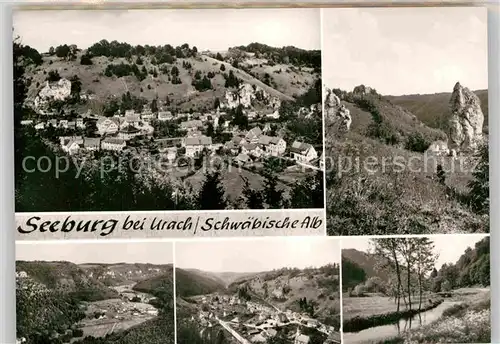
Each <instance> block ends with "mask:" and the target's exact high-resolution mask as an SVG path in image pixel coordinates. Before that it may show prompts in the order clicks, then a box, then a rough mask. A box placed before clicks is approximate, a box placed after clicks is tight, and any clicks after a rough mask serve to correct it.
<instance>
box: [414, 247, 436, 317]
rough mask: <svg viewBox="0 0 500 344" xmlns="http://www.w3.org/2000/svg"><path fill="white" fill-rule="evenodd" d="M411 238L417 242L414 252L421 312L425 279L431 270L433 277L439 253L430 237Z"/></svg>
mask: <svg viewBox="0 0 500 344" xmlns="http://www.w3.org/2000/svg"><path fill="white" fill-rule="evenodd" d="M411 240H414V241H415V244H416V245H415V246H416V247H415V251H414V252H413V254H414V259H415V263H416V273H417V278H418V292H419V301H418V311H419V312H420V310H421V309H422V296H423V292H424V290H423V289H424V285H423V283H424V280H425V276H426V275H427V274H428V273H429V272H431V277H432V272H434V271H435V270H436V269H435V268H434V265H435V264H436V260H437V258H438V255H437V254H435V253H434V243H433V242H432V241H431V240H430V239H429V238H425V237H424V238H412V239H411ZM436 273H437V271H436Z"/></svg>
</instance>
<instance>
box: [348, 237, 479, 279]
mask: <svg viewBox="0 0 500 344" xmlns="http://www.w3.org/2000/svg"><path fill="white" fill-rule="evenodd" d="M484 237H485V235H484V234H457V235H449V234H445V235H433V236H432V237H429V238H430V239H431V240H432V241H433V242H434V247H435V249H434V250H435V252H437V253H439V257H438V259H437V262H436V269H438V270H439V269H440V268H441V266H442V265H443V264H445V263H452V264H455V263H456V262H457V260H458V258H460V256H461V255H462V254H463V253H464V252H465V250H466V249H467V247H470V248H474V245H475V244H476V242H478V241H481V240H482V239H484ZM372 247H373V246H372V245H371V242H370V239H369V238H360V237H356V238H354V237H353V238H347V239H344V238H343V239H342V249H349V248H353V249H356V250H358V251H362V252H372Z"/></svg>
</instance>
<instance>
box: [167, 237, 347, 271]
mask: <svg viewBox="0 0 500 344" xmlns="http://www.w3.org/2000/svg"><path fill="white" fill-rule="evenodd" d="M339 261H340V245H339V241H338V240H337V239H331V238H325V237H310V238H301V237H295V238H293V237H281V238H266V239H260V238H258V239H250V240H248V239H240V240H230V241H228V240H214V239H211V240H208V241H207V240H204V241H198V242H194V241H193V242H185V241H184V242H178V243H176V245H175V265H176V266H177V267H180V268H187V269H199V270H203V271H210V272H262V271H269V270H273V269H280V268H284V267H288V268H301V269H303V268H306V267H321V266H324V265H327V264H332V263H339Z"/></svg>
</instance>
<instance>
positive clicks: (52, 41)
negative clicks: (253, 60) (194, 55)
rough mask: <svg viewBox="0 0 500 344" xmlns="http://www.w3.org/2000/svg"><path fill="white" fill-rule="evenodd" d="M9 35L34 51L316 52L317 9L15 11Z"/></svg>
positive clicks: (318, 12) (319, 35) (318, 45)
mask: <svg viewBox="0 0 500 344" xmlns="http://www.w3.org/2000/svg"><path fill="white" fill-rule="evenodd" d="M13 26H14V35H15V36H17V35H19V36H20V37H21V39H22V42H23V43H24V44H27V45H30V46H32V47H33V48H35V49H37V50H38V51H39V52H47V51H48V50H49V47H51V46H54V47H55V46H58V45H61V44H76V45H77V46H78V47H80V48H82V49H84V48H87V47H89V46H90V45H92V44H93V43H95V42H98V41H100V40H101V39H107V40H108V41H112V40H117V41H119V42H127V43H129V44H132V45H138V44H140V45H146V44H149V45H165V44H170V45H172V46H178V45H182V44H184V43H188V44H189V45H190V46H196V47H197V48H198V50H200V51H203V50H207V49H208V50H213V51H220V50H227V48H229V47H233V46H239V45H247V44H249V43H252V42H259V43H264V44H267V45H270V46H275V47H282V46H286V45H293V46H296V47H298V48H303V49H320V47H321V32H320V31H321V22H320V11H319V9H198V10H195V9H193V10H191V9H189V10H188V9H177V10H166V9H160V10H158V9H157V10H101V11H98V10H97V11H96V10H94V11H91V10H50V11H48V10H47V11H17V12H15V13H14V16H13Z"/></svg>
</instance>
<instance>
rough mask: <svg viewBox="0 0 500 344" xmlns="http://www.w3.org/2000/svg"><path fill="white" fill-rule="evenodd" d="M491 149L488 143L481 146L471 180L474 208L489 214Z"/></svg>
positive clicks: (471, 203)
mask: <svg viewBox="0 0 500 344" xmlns="http://www.w3.org/2000/svg"><path fill="white" fill-rule="evenodd" d="M488 154H489V150H488V145H482V146H481V147H480V148H479V151H478V153H477V157H478V158H479V162H478V164H477V166H476V168H475V170H474V172H473V173H472V176H473V179H472V180H471V181H470V182H469V185H468V186H469V189H470V191H469V202H470V205H471V207H472V209H473V210H474V211H475V212H477V213H479V214H489V209H490V195H489V193H490V183H489V156H488Z"/></svg>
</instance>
